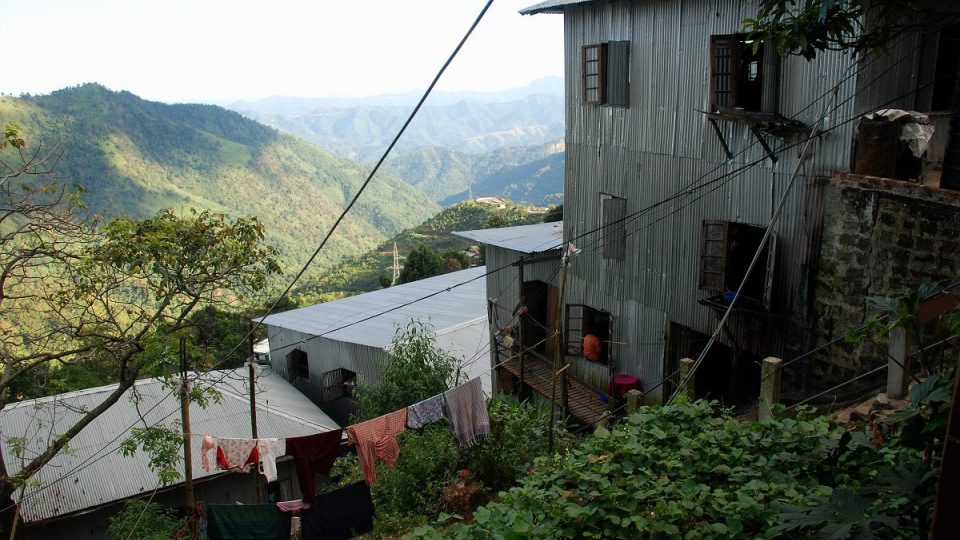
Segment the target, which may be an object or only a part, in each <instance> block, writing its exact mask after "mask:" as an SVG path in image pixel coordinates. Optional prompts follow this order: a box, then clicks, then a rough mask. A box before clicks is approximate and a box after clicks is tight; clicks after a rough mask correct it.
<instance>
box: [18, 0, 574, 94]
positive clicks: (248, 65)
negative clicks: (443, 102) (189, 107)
mask: <svg viewBox="0 0 960 540" xmlns="http://www.w3.org/2000/svg"><path fill="white" fill-rule="evenodd" d="M535 3H537V0H494V2H493V5H492V6H491V7H490V9H489V11H488V12H487V14H486V16H485V17H484V19H483V21H482V22H481V23H480V26H478V27H477V29H476V30H475V31H474V33H473V35H472V36H471V38H470V40H469V41H468V42H467V44H466V45H465V46H464V48H463V49H462V50H461V51H460V55H459V56H458V57H457V59H456V60H455V61H454V63H453V64H452V65H451V66H450V68H448V70H447V72H446V74H445V75H444V77H443V79H441V81H440V84H439V86H438V89H439V90H500V89H504V88H512V87H517V86H523V85H525V84H526V83H528V82H530V81H532V80H534V79H536V78H539V77H543V76H547V75H562V74H563V42H562V39H563V19H562V16H560V15H550V14H541V15H535V16H523V15H519V14H518V13H517V10H518V9H520V8H523V7H527V6H530V5H533V4H535ZM484 4H485V1H484V0H404V1H399V0H269V1H268V0H258V1H247V0H84V1H78V0H29V1H26V2H18V3H17V5H16V7H12V6H11V7H10V8H9V9H5V10H4V11H3V16H2V17H0V36H3V43H4V52H3V53H2V54H0V92H3V93H8V94H19V93H22V92H30V93H47V92H50V91H52V90H56V89H58V88H63V87H65V86H71V85H74V84H78V83H83V82H99V83H101V84H103V85H105V86H107V87H109V88H111V89H113V90H129V91H131V92H133V93H135V94H137V95H139V96H141V97H144V98H147V99H153V100H160V101H224V100H230V99H255V98H260V97H265V96H270V95H285V96H306V97H326V96H345V97H349V96H368V95H376V94H384V93H397V92H406V91H409V90H413V89H422V88H425V87H426V86H427V85H428V84H429V83H430V80H431V79H432V78H433V76H434V74H435V73H436V71H437V70H438V69H439V68H440V66H441V65H442V64H443V61H444V60H445V59H446V58H447V56H448V55H449V54H450V52H451V51H452V50H453V48H454V47H455V46H456V44H457V42H458V41H459V40H460V38H461V37H462V36H463V33H464V32H466V30H467V28H468V27H469V26H470V24H471V23H472V22H473V19H474V18H475V17H476V16H477V14H478V13H479V12H480V10H481V9H482V8H483V5H484Z"/></svg>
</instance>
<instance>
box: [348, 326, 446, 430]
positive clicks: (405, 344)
mask: <svg viewBox="0 0 960 540" xmlns="http://www.w3.org/2000/svg"><path fill="white" fill-rule="evenodd" d="M459 377H460V373H459V363H458V361H457V360H456V359H454V358H452V357H450V356H447V354H446V353H444V352H443V351H442V350H440V349H439V348H438V347H437V344H436V338H435V337H434V336H433V329H432V328H430V327H429V325H427V324H426V323H424V322H421V321H416V320H411V321H410V322H409V323H408V324H407V326H406V327H404V328H397V332H396V334H395V335H394V337H393V342H392V343H391V345H390V357H389V359H388V360H387V361H386V363H385V364H383V365H381V366H380V383H379V384H372V385H366V386H360V387H359V388H358V389H357V390H358V396H357V399H358V400H359V402H360V409H361V411H362V415H363V418H376V417H378V416H382V415H384V414H388V413H392V412H394V411H396V410H399V409H402V408H406V407H407V406H408V405H412V404H414V403H416V402H418V401H422V400H424V399H427V398H429V397H433V396H435V395H437V394H439V393H441V392H443V391H445V390H447V389H448V388H450V387H452V386H455V385H456V384H457V383H458V381H459Z"/></svg>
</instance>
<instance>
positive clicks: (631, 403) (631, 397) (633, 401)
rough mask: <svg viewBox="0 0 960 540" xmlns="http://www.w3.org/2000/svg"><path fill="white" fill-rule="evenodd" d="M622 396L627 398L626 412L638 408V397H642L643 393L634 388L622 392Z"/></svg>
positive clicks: (630, 412) (631, 411)
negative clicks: (624, 392)
mask: <svg viewBox="0 0 960 540" xmlns="http://www.w3.org/2000/svg"><path fill="white" fill-rule="evenodd" d="M623 397H625V398H626V399H627V414H633V413H635V412H637V409H639V408H640V398H641V397H643V393H642V392H640V391H639V390H637V389H636V388H634V389H632V390H627V393H626V394H624V395H623Z"/></svg>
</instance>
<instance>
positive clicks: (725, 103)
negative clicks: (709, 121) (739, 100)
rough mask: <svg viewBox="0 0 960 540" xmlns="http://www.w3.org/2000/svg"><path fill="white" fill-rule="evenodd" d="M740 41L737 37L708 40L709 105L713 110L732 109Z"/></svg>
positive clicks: (735, 92) (734, 100) (734, 98)
mask: <svg viewBox="0 0 960 540" xmlns="http://www.w3.org/2000/svg"><path fill="white" fill-rule="evenodd" d="M739 48H740V40H739V38H738V37H737V36H735V35H731V36H712V37H711V38H710V105H711V108H712V109H713V110H724V109H729V108H732V107H734V105H735V103H736V96H737V67H738V65H739V61H740V60H739V58H738V52H739Z"/></svg>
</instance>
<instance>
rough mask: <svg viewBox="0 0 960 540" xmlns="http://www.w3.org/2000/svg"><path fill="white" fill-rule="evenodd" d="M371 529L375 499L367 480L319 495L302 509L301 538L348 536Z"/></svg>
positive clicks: (335, 539)
mask: <svg viewBox="0 0 960 540" xmlns="http://www.w3.org/2000/svg"><path fill="white" fill-rule="evenodd" d="M372 530H373V500H372V499H371V498H370V486H368V485H367V483H366V482H357V483H355V484H350V485H349V486H347V487H344V488H340V489H338V490H336V491H331V492H329V493H324V494H323V495H317V496H316V497H315V498H314V500H313V505H312V506H310V508H308V509H306V510H301V511H300V535H301V539H302V540H345V539H347V538H353V537H354V536H355V535H358V534H365V533H368V532H370V531H372Z"/></svg>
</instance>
